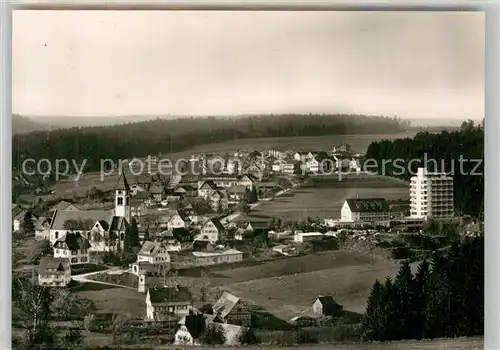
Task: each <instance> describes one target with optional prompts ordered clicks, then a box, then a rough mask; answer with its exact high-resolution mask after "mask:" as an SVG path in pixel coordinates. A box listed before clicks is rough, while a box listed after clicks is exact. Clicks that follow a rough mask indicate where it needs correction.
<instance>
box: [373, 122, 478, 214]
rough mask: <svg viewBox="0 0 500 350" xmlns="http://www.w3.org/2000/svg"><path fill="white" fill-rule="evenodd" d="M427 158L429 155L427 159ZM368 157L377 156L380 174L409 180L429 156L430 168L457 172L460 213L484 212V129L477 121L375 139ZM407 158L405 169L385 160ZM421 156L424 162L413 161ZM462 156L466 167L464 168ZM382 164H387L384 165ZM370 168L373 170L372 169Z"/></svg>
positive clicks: (456, 207)
mask: <svg viewBox="0 0 500 350" xmlns="http://www.w3.org/2000/svg"><path fill="white" fill-rule="evenodd" d="M425 157H427V158H425ZM366 158H367V159H374V160H375V161H376V162H377V164H378V172H379V173H380V174H384V175H389V176H395V177H399V178H402V179H404V180H407V181H408V180H409V179H410V177H411V176H412V175H411V174H412V173H413V174H415V173H416V171H417V168H418V167H422V166H423V164H424V161H425V159H428V160H436V161H437V164H436V165H437V166H436V165H435V164H434V163H432V162H429V163H428V165H427V168H428V170H429V171H433V170H434V171H445V172H453V185H454V204H455V210H456V211H457V213H458V214H459V215H464V214H468V215H473V216H475V217H479V218H482V215H483V213H484V130H483V127H482V125H474V122H473V121H467V122H464V123H463V124H462V127H461V129H460V130H458V131H454V132H448V131H442V132H441V133H434V134H433V133H429V132H420V133H418V134H417V135H416V136H415V137H414V138H404V139H397V140H392V141H390V140H382V141H379V142H372V143H371V144H370V146H369V147H368V150H367V152H366ZM396 159H403V160H404V161H405V163H404V164H405V171H404V172H403V173H400V174H398V172H401V170H400V169H398V168H397V167H395V165H397V164H396V163H395V162H389V163H384V162H383V161H384V160H396ZM414 159H418V160H420V163H418V162H416V161H414V162H410V161H411V160H414ZM460 159H463V160H464V161H462V169H460ZM381 164H385V165H384V166H383V167H382V166H381ZM370 171H373V170H372V169H370Z"/></svg>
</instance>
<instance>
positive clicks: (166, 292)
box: [148, 286, 191, 304]
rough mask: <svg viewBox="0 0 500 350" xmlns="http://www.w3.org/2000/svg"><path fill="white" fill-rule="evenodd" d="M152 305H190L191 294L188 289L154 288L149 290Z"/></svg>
mask: <svg viewBox="0 0 500 350" xmlns="http://www.w3.org/2000/svg"><path fill="white" fill-rule="evenodd" d="M148 293H149V298H150V300H151V303H152V304H163V303H188V302H191V293H190V292H189V289H188V288H187V287H180V286H179V287H157V286H155V287H152V288H149V289H148Z"/></svg>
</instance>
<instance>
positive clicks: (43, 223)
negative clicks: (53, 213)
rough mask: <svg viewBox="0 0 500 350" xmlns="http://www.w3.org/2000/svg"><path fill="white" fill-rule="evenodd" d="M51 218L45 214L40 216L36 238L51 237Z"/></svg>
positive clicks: (36, 225) (36, 226)
mask: <svg viewBox="0 0 500 350" xmlns="http://www.w3.org/2000/svg"><path fill="white" fill-rule="evenodd" d="M50 220H51V218H47V217H45V216H40V217H39V218H38V220H37V222H36V224H35V239H36V240H43V239H46V240H48V239H49V238H50Z"/></svg>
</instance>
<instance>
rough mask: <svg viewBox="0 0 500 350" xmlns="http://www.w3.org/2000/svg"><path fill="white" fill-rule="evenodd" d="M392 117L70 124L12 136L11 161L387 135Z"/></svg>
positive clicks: (94, 160) (94, 158)
mask: <svg viewBox="0 0 500 350" xmlns="http://www.w3.org/2000/svg"><path fill="white" fill-rule="evenodd" d="M408 126H409V124H408V122H406V121H401V120H400V119H398V118H389V117H382V116H364V115H343V114H335V115H317V114H310V115H299V114H288V115H279V116H252V117H244V118H216V117H206V118H182V119H173V120H165V119H156V120H150V121H146V122H139V123H128V124H121V125H112V126H96V127H74V128H66V129H57V130H52V131H36V132H31V133H28V134H19V135H14V136H13V138H12V159H13V160H14V166H15V167H16V168H20V167H21V164H22V160H23V159H27V158H31V159H36V160H38V159H48V160H51V161H52V162H54V161H55V160H56V159H75V160H76V161H78V164H81V161H82V160H83V159H86V160H87V164H86V166H87V168H86V169H85V170H86V171H97V170H100V169H99V167H100V160H101V159H114V160H118V159H127V158H128V159H131V158H133V157H143V156H147V155H150V154H151V155H154V154H158V153H160V152H161V153H163V154H166V153H170V152H177V151H182V150H185V149H188V148H190V147H193V146H196V145H202V144H207V143H214V142H225V141H229V140H236V139H245V138H259V137H292V136H320V135H343V134H388V133H398V132H402V131H405V130H407V128H408Z"/></svg>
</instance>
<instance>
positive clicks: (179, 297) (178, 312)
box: [146, 286, 193, 321]
mask: <svg viewBox="0 0 500 350" xmlns="http://www.w3.org/2000/svg"><path fill="white" fill-rule="evenodd" d="M191 300H192V298H191V293H190V292H189V289H188V288H187V287H180V286H175V287H158V286H155V287H153V288H149V289H148V291H147V294H146V318H147V319H148V320H151V321H159V320H162V319H163V318H164V317H165V316H177V317H184V316H186V315H188V314H189V311H191V310H193V303H192V301H191Z"/></svg>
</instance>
